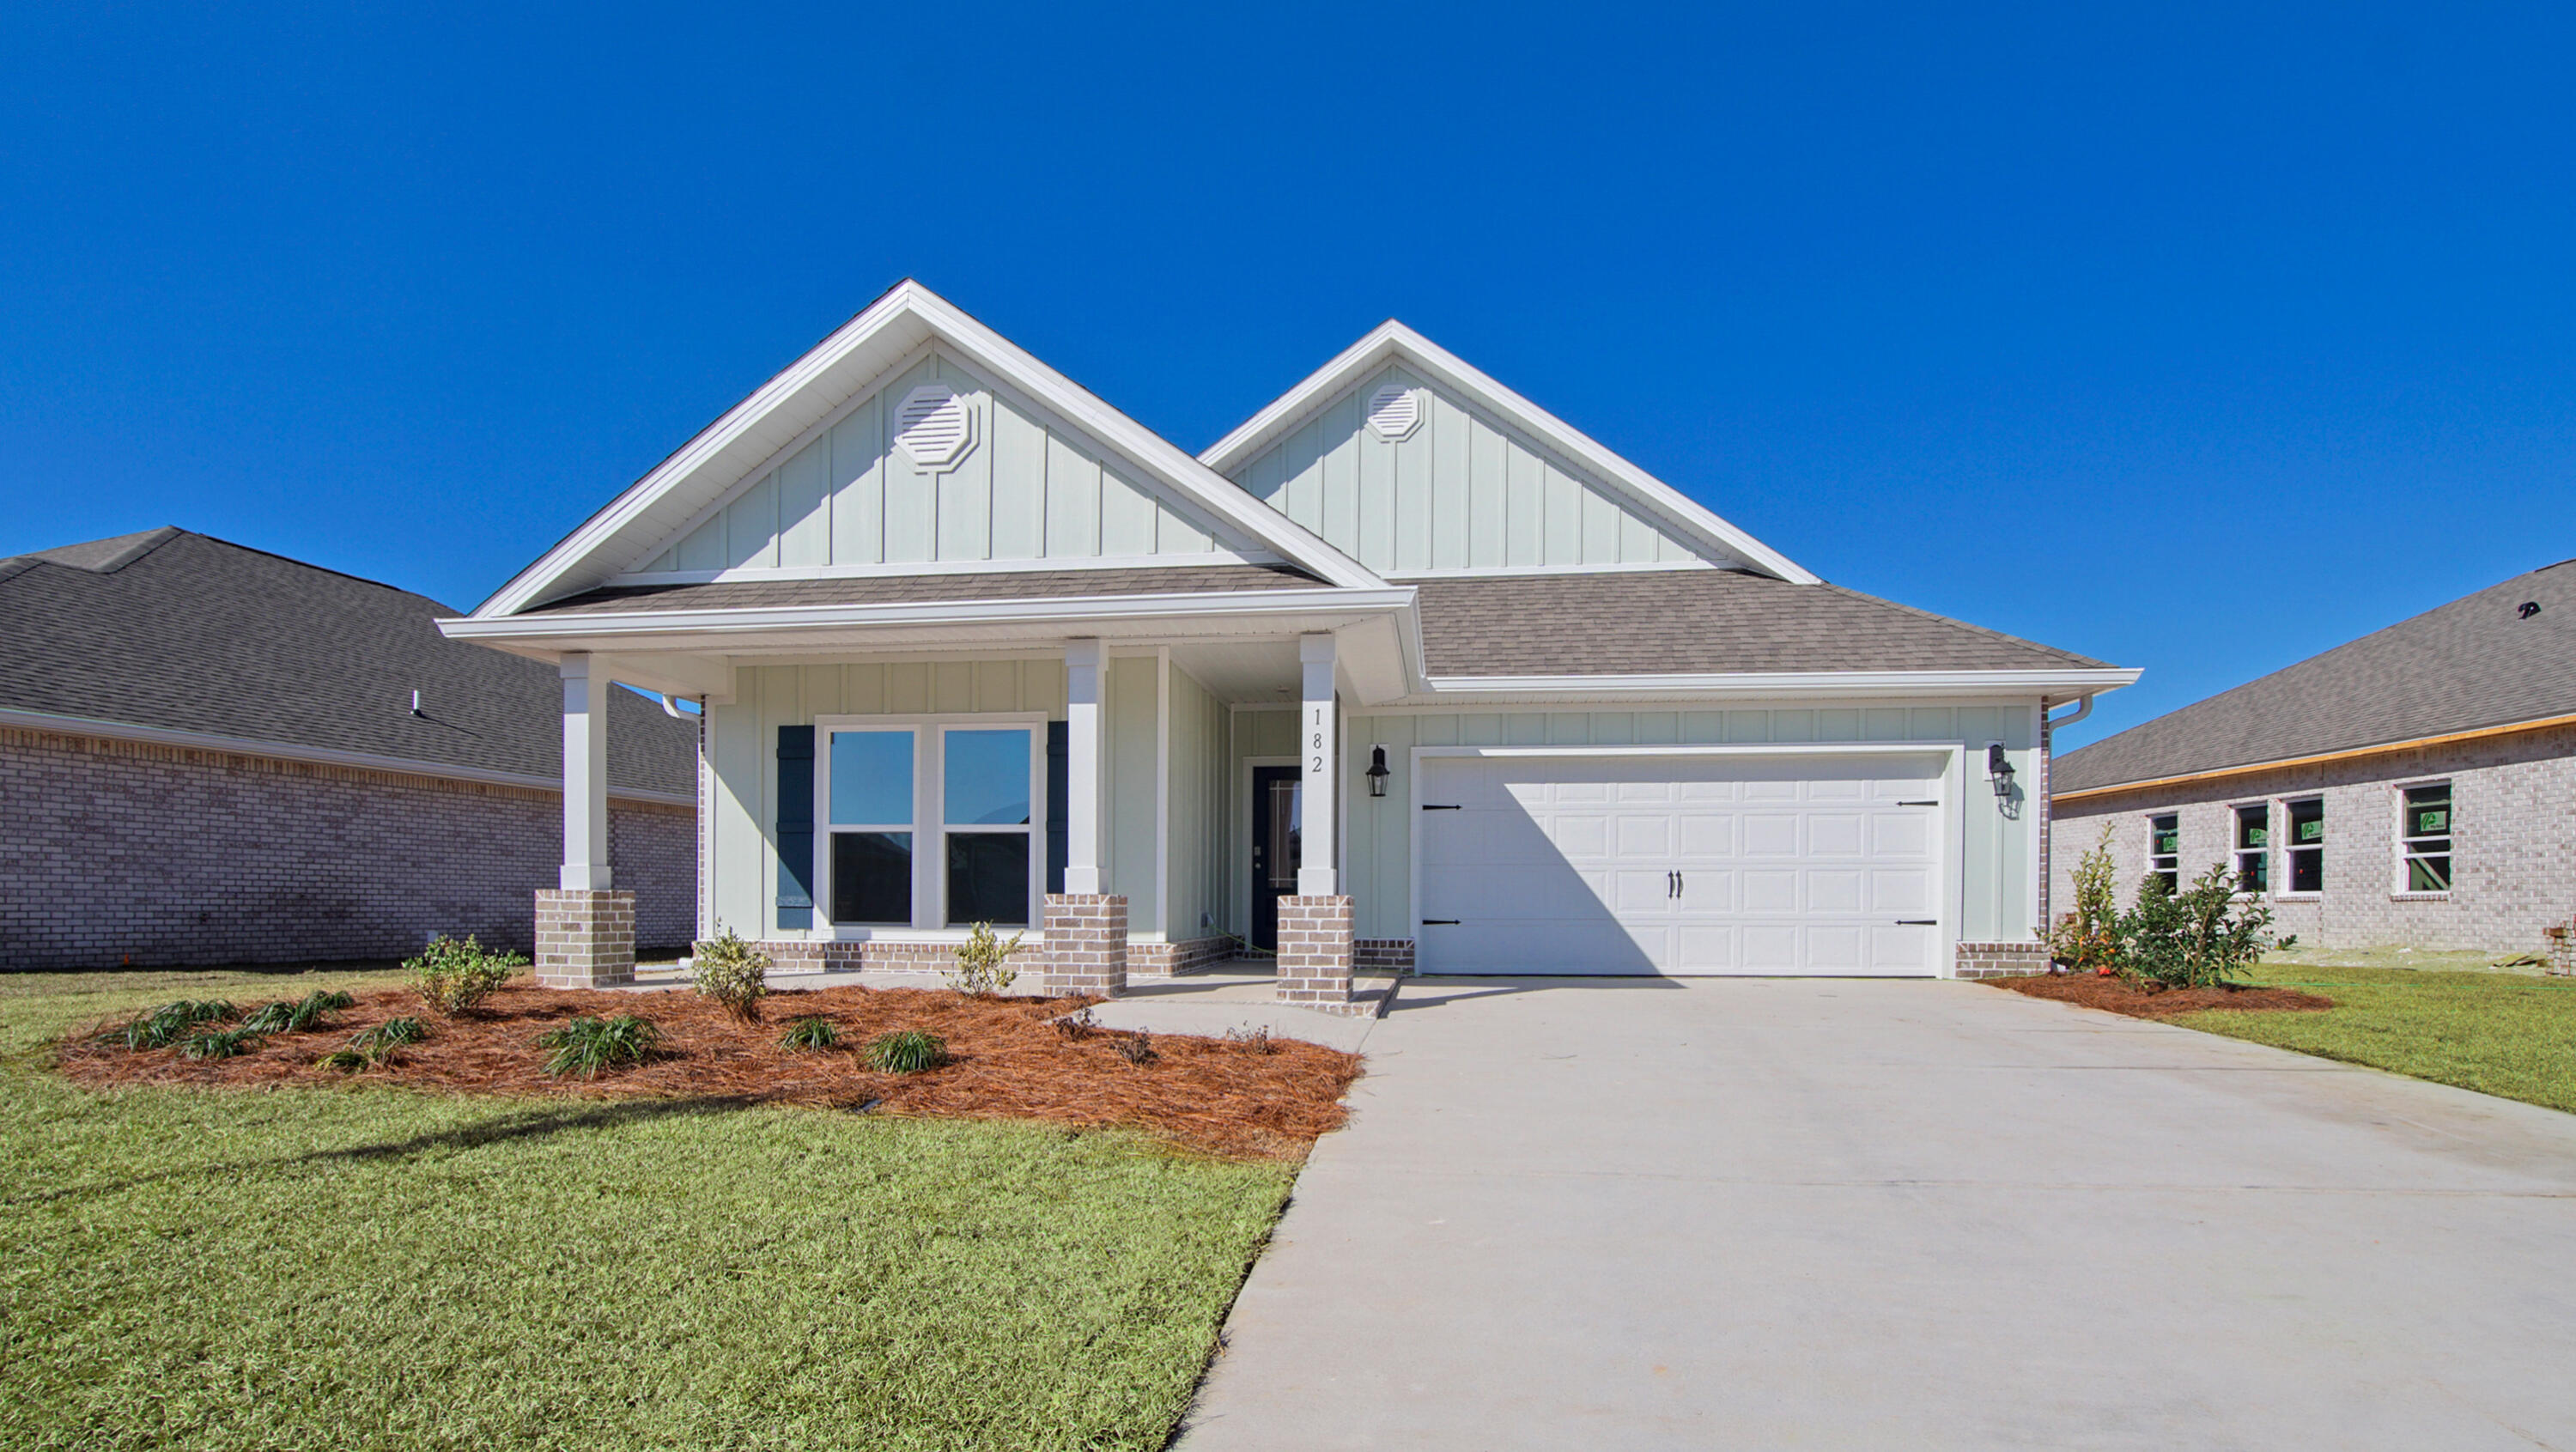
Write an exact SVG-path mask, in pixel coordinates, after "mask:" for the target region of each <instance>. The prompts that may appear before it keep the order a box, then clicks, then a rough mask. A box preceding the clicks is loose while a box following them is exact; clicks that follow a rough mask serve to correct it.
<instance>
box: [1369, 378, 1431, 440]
mask: <svg viewBox="0 0 2576 1452" xmlns="http://www.w3.org/2000/svg"><path fill="white" fill-rule="evenodd" d="M1368 422H1369V427H1370V428H1373V429H1375V430H1377V434H1378V437H1379V438H1382V439H1400V438H1403V437H1404V436H1405V435H1406V434H1409V433H1411V432H1413V426H1414V425H1415V424H1418V423H1420V422H1422V395H1421V394H1419V393H1417V392H1415V391H1414V390H1412V389H1410V388H1407V387H1406V386H1404V385H1403V384H1401V383H1389V384H1387V385H1385V386H1384V387H1382V388H1380V389H1378V391H1377V392H1375V393H1372V394H1370V395H1369V401H1368Z"/></svg>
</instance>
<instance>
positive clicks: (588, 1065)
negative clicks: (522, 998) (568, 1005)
mask: <svg viewBox="0 0 2576 1452" xmlns="http://www.w3.org/2000/svg"><path fill="white" fill-rule="evenodd" d="M661 1042H662V1031H661V1030H660V1029H657V1028H655V1027H653V1025H652V1024H651V1023H650V1022H648V1021H647V1020H644V1019H640V1018H637V1017H636V1016H635V1015H633V1014H631V1013H621V1014H619V1015H618V1016H617V1017H615V1018H587V1017H585V1018H576V1019H568V1020H566V1021H565V1023H564V1025H563V1026H562V1027H561V1028H553V1029H548V1030H546V1031H545V1032H544V1033H541V1034H539V1035H537V1047H538V1048H541V1049H552V1050H554V1056H553V1057H552V1058H549V1059H547V1060H546V1072H547V1073H549V1074H551V1075H553V1076H554V1077H556V1078H558V1079H560V1078H562V1077H563V1076H564V1075H566V1074H579V1075H580V1076H582V1077H583V1078H585V1079H595V1078H597V1077H599V1071H600V1070H602V1069H617V1068H623V1067H625V1066H627V1065H629V1064H640V1063H643V1062H644V1061H645V1060H646V1059H649V1058H651V1057H652V1056H653V1051H654V1049H656V1048H658V1047H660V1045H661Z"/></svg>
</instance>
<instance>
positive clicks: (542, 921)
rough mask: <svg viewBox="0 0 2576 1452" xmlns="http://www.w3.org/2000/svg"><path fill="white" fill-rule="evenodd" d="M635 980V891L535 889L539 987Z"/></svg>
mask: <svg viewBox="0 0 2576 1452" xmlns="http://www.w3.org/2000/svg"><path fill="white" fill-rule="evenodd" d="M634 981H635V894H633V893H631V892H617V891H608V892H579V891H567V890H564V889H561V888H552V887H548V888H540V889H539V890H538V892H537V986H538V987H539V988H608V987H612V986H614V985H616V984H620V983H632V982H634Z"/></svg>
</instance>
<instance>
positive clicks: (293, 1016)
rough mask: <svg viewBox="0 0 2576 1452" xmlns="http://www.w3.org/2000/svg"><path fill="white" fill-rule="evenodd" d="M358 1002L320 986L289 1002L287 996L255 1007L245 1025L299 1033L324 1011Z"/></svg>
mask: <svg viewBox="0 0 2576 1452" xmlns="http://www.w3.org/2000/svg"><path fill="white" fill-rule="evenodd" d="M356 1002H357V1000H356V999H354V998H351V997H350V996H349V995H347V994H345V993H337V992H333V993H325V992H323V991H322V990H320V989H315V990H314V991H313V992H311V993H308V994H306V995H304V996H303V997H302V998H300V999H297V1000H295V1001H294V1002H292V1003H290V1002H288V1001H286V1000H285V999H282V998H281V999H279V1000H278V1001H277V1002H275V1003H272V1004H269V1005H267V1006H265V1007H263V1008H260V1009H257V1010H254V1011H253V1012H252V1014H251V1016H250V1017H248V1018H246V1019H243V1020H242V1027H243V1028H246V1029H250V1030H251V1031H253V1032H255V1033H264V1034H268V1033H296V1034H300V1033H302V1032H304V1031H305V1030H306V1029H309V1028H311V1027H313V1025H314V1024H315V1023H316V1022H318V1021H319V1020H320V1019H321V1017H322V1015H324V1014H326V1013H330V1012H332V1011H334V1010H336V1009H343V1008H347V1007H350V1006H351V1005H353V1004H355V1003H356Z"/></svg>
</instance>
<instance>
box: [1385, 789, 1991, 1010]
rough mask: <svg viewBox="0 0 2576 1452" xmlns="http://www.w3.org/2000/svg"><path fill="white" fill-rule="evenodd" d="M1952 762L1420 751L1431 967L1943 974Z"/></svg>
mask: <svg viewBox="0 0 2576 1452" xmlns="http://www.w3.org/2000/svg"><path fill="white" fill-rule="evenodd" d="M1941 764H1942V763H1941V758H1938V757H1931V756H1883V757H1882V756H1850V757H1783V756H1752V757H1748V756H1698V757H1689V756H1665V757H1653V756H1646V757H1637V756H1579V757H1549V756H1477V757H1439V756H1435V757H1426V758H1424V759H1423V762H1422V772H1421V777H1420V781H1419V783H1418V790H1417V795H1416V798H1415V800H1416V802H1417V804H1418V805H1419V808H1420V822H1419V828H1420V830H1419V832H1418V834H1417V836H1416V838H1415V844H1416V849H1417V850H1418V851H1419V852H1420V853H1421V879H1420V886H1421V914H1422V926H1421V931H1420V934H1419V936H1418V937H1417V939H1416V944H1417V946H1416V949H1415V954H1416V961H1417V963H1418V964H1419V967H1420V971H1422V972H1425V973H1663V974H1720V973H1784V974H1785V973H1813V974H1856V975H1859V974H1866V975H1882V976H1895V975H1914V976H1922V975H1930V974H1934V973H1937V972H1938V971H1939V970H1938V957H1937V950H1938V948H1939V946H1940V943H1941V929H1940V927H1939V925H1938V919H1939V917H1940V908H1939V904H1940V876H1941V874H1940V842H1941V833H1940V831H1939V830H1938V829H1939V823H1940V818H1941V808H1940V806H1939V804H1938V799H1939V797H1940V787H1941V782H1940V775H1941Z"/></svg>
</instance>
